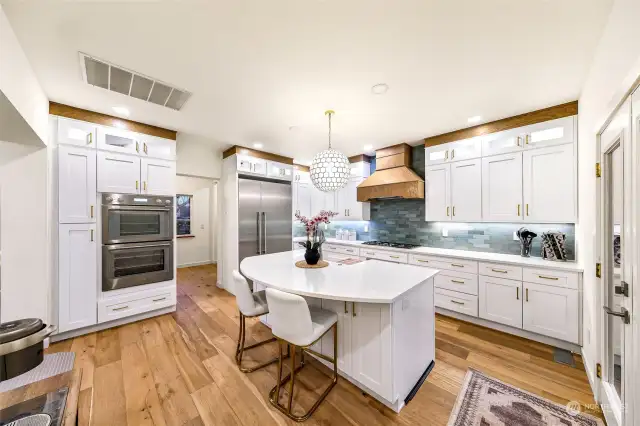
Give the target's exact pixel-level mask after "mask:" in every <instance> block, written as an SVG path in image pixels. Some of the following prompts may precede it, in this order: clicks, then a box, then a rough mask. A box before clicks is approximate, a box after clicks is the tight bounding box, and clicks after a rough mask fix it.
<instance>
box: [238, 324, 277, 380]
mask: <svg viewBox="0 0 640 426" xmlns="http://www.w3.org/2000/svg"><path fill="white" fill-rule="evenodd" d="M247 318H254V317H247V316H245V315H243V314H242V313H240V331H239V333H238V345H237V348H236V364H237V365H238V368H239V369H240V371H242V372H243V373H252V372H254V371H256V370H259V369H261V368H262V367H266V366H267V365H271V364H273V363H276V362H278V357H274V358H272V359H270V360H268V361H265V362H263V363H261V364H258V365H256V366H253V367H251V368H246V367H243V366H242V355H243V354H244V351H248V350H249V349H253V348H257V347H258V346H262V345H265V344H267V343H271V342H275V341H276V340H277V339H276V338H275V337H272V338H270V339H267V340H263V341H262V342H258V343H254V344H253V345H249V346H246V347H245V340H246V338H247V324H246V321H247Z"/></svg>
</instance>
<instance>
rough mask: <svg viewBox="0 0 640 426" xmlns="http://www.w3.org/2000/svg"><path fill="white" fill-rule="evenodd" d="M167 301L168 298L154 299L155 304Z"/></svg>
mask: <svg viewBox="0 0 640 426" xmlns="http://www.w3.org/2000/svg"><path fill="white" fill-rule="evenodd" d="M166 299H167V297H166V296H165V297H161V298H160V299H153V301H154V302H161V301H163V300H166Z"/></svg>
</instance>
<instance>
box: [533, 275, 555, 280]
mask: <svg viewBox="0 0 640 426" xmlns="http://www.w3.org/2000/svg"><path fill="white" fill-rule="evenodd" d="M538 277H539V278H542V279H543V280H553V281H558V279H559V278H558V277H545V276H544V275H538Z"/></svg>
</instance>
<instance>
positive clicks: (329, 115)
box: [329, 113, 331, 149]
mask: <svg viewBox="0 0 640 426" xmlns="http://www.w3.org/2000/svg"><path fill="white" fill-rule="evenodd" d="M329 149H331V113H329Z"/></svg>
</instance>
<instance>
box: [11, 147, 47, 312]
mask: <svg viewBox="0 0 640 426" xmlns="http://www.w3.org/2000/svg"><path fill="white" fill-rule="evenodd" d="M50 149H51V148H37V147H32V146H24V145H17V144H13V143H8V142H0V157H2V156H3V154H10V155H11V156H12V158H13V159H12V160H11V161H10V162H8V163H6V164H4V165H3V166H1V167H0V186H1V187H2V197H1V200H0V210H1V211H2V215H1V216H0V229H2V232H1V233H0V249H1V250H2V268H1V270H0V283H1V284H0V285H1V290H2V291H1V293H0V294H1V298H0V320H1V321H2V322H5V321H10V320H13V319H18V318H28V317H36V318H41V319H43V320H44V321H45V322H47V323H48V322H50V306H49V305H50V303H49V298H50V294H51V292H50V290H51V285H52V282H51V245H50V244H51V243H50V241H51V235H50V234H51V221H52V214H51V210H50V208H51V204H50V203H51V200H50V194H49V180H50V161H49V159H50Z"/></svg>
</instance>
